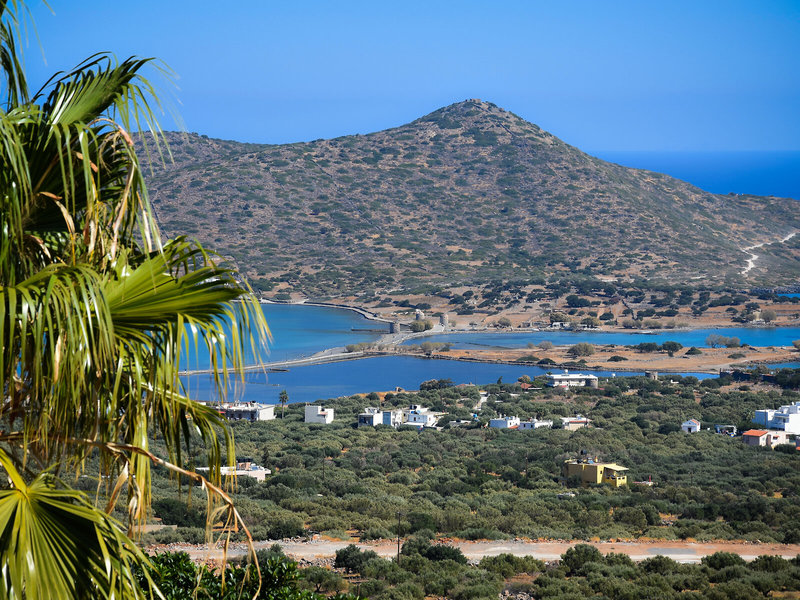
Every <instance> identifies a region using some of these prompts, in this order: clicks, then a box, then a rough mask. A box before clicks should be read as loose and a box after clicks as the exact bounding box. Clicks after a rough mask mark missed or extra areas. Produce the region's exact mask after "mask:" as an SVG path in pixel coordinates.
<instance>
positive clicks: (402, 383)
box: [184, 304, 800, 404]
mask: <svg viewBox="0 0 800 600" xmlns="http://www.w3.org/2000/svg"><path fill="white" fill-rule="evenodd" d="M262 308H263V311H264V316H265V317H266V319H267V322H268V323H269V325H270V329H271V331H272V336H273V339H272V343H271V350H270V354H269V355H268V356H267V357H266V360H267V361H269V362H278V361H282V360H287V359H293V358H303V357H307V356H310V355H311V354H314V353H316V352H319V351H322V350H326V349H328V348H332V347H344V346H346V345H348V344H355V343H359V342H366V341H374V340H376V339H378V337H379V336H380V335H381V334H380V333H376V332H365V331H364V330H368V329H383V330H386V324H383V323H379V322H376V321H372V320H370V319H367V318H366V317H364V316H362V315H361V314H359V313H357V312H355V311H352V310H347V309H342V308H331V307H317V306H307V305H302V304H291V305H282V304H265V305H263V307H262ZM712 333H716V334H720V335H724V336H726V337H739V338H740V340H741V341H742V343H748V344H750V345H752V346H778V345H788V344H790V343H791V341H792V340H795V339H800V327H791V328H787V327H771V328H746V327H727V328H718V329H703V330H672V331H668V332H661V333H658V334H656V335H646V334H644V335H643V334H635V333H626V332H591V331H587V332H575V333H572V332H548V331H541V332H526V333H459V334H440V335H432V336H427V337H421V338H416V339H414V340H412V341H410V342H409V343H421V342H423V341H446V342H451V343H453V345H454V346H456V347H463V348H470V347H482V348H486V347H498V348H525V347H526V346H527V344H528V343H538V342H540V341H544V340H548V341H552V342H553V343H556V344H575V343H578V342H590V343H592V344H598V345H601V344H637V343H639V342H647V341H654V342H658V343H662V342H663V341H665V340H672V341H676V342H680V343H681V344H683V345H684V346H691V345H696V346H700V347H703V346H705V339H706V337H708V335H710V334H712ZM207 364H208V360H207V358H205V359H203V358H201V359H200V360H198V361H196V364H195V366H197V367H203V366H207ZM786 366H797V367H800V363H797V364H793V363H790V364H787V365H786ZM546 372H547V369H545V368H542V367H534V366H519V365H501V364H493V363H477V362H475V363H473V362H460V361H455V360H441V359H426V358H417V357H411V356H382V357H372V358H366V359H360V360H350V361H341V362H335V363H325V364H315V365H306V366H299V367H297V366H291V367H289V369H288V370H286V371H278V372H268V373H261V372H258V373H250V374H248V375H246V377H245V379H244V383H243V384H242V382H237V383H236V384H235V385H232V386H231V388H230V389H229V390H228V399H229V400H238V401H245V402H263V403H267V404H274V403H277V401H278V395H279V394H280V392H281V390H286V392H287V394H288V395H289V401H290V402H314V401H316V400H324V399H327V398H336V397H339V396H350V395H353V394H359V393H368V392H372V391H392V390H395V389H397V388H401V389H405V390H416V389H419V385H420V383H422V382H423V381H427V380H430V379H450V380H452V381H453V382H454V383H456V384H458V383H476V384H486V383H493V382H496V381H498V380H502V381H506V382H509V381H516V380H517V378H519V377H520V376H522V375H529V376H531V377H535V376H536V375H540V374H542V373H546ZM593 373H595V374H596V375H597V376H599V377H613V376H618V375H629V374H636V373H630V372H625V373H622V372H620V373H617V372H614V371H593ZM683 375H694V376H696V377H698V378H700V379H703V378H706V377H710V376H711V375H708V374H704V373H693V372H686V373H683ZM184 385H185V386H186V389H187V391H188V393H189V395H190V396H191V397H193V398H195V399H196V400H201V401H213V400H218V399H219V398H218V397H217V395H216V391H215V388H214V386H213V384H212V382H211V379H210V377H208V376H207V375H193V376H189V377H185V378H184Z"/></svg>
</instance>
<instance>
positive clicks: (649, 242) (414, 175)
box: [148, 100, 800, 298]
mask: <svg viewBox="0 0 800 600" xmlns="http://www.w3.org/2000/svg"><path fill="white" fill-rule="evenodd" d="M167 135H168V139H169V143H170V147H171V150H172V153H173V156H174V162H173V163H171V164H168V165H166V166H164V167H158V168H157V169H156V170H155V172H153V173H152V174H150V175H149V177H148V182H149V186H150V187H149V189H150V192H151V196H152V198H153V202H154V206H155V207H156V212H157V215H158V218H159V221H160V223H161V226H162V228H163V229H164V231H165V233H166V234H167V235H174V234H178V233H188V234H190V235H193V236H196V237H197V238H199V239H200V240H202V241H203V242H205V243H208V244H209V245H210V246H211V247H213V248H216V249H218V250H219V251H220V252H221V253H222V254H223V255H225V256H229V257H231V258H232V259H233V260H234V261H235V262H236V263H237V265H238V267H239V269H240V270H241V271H242V272H244V273H245V274H246V275H247V276H248V277H249V278H250V280H251V281H252V282H253V284H254V285H255V286H256V287H259V288H261V289H263V290H272V291H273V292H275V291H283V292H286V291H293V292H299V293H301V294H303V295H306V296H308V297H312V298H344V297H352V296H355V295H361V296H373V295H374V294H376V293H378V294H380V293H387V292H389V291H391V290H398V289H402V290H406V291H409V290H414V289H417V290H424V289H428V290H430V289H436V288H444V289H449V288H455V287H458V286H461V285H481V284H484V283H486V282H489V281H497V280H517V281H519V280H524V281H531V282H533V281H542V280H544V279H545V278H550V279H551V280H552V279H553V278H558V277H559V276H561V275H567V274H570V273H573V274H574V273H578V274H579V275H580V276H589V277H602V278H616V279H618V280H626V279H633V278H648V279H651V280H652V279H658V280H664V281H667V282H672V283H688V282H692V281H697V280H702V281H707V282H714V283H718V284H723V283H734V284H737V285H738V284H744V283H748V284H760V285H778V284H786V283H793V282H796V281H797V274H798V272H800V239H798V238H800V236H795V237H794V238H792V239H791V240H788V241H787V242H785V243H780V244H772V245H771V246H763V247H762V248H761V249H759V250H758V251H757V253H758V254H759V258H758V260H757V262H756V265H755V267H754V268H752V269H750V270H749V271H748V272H747V273H746V274H745V275H741V274H740V273H741V271H742V270H743V269H744V268H745V266H746V261H747V259H748V258H749V257H750V254H748V253H747V252H744V251H743V250H742V249H743V248H746V247H749V246H754V245H756V244H761V243H772V242H776V241H778V240H781V239H782V238H785V237H786V236H787V235H789V234H790V233H792V232H793V231H795V230H800V211H798V210H797V208H798V205H797V203H796V201H793V200H789V199H781V198H773V197H757V196H746V195H725V196H723V195H715V194H711V193H707V192H704V191H702V190H700V189H698V188H696V187H694V186H692V185H690V184H688V183H686V182H683V181H680V180H677V179H675V178H672V177H669V176H666V175H662V174H659V173H654V172H650V171H642V170H636V169H630V168H626V167H622V166H620V165H616V164H612V163H608V162H605V161H602V160H600V159H597V158H594V157H592V156H589V155H588V154H586V153H584V152H581V151H580V150H578V149H577V148H574V147H572V146H570V145H568V144H566V143H564V142H563V141H561V140H559V139H558V138H556V137H555V136H553V135H551V134H550V133H548V132H546V131H543V130H542V129H540V128H539V127H537V126H536V125H534V124H532V123H529V122H527V121H525V120H524V119H522V118H520V117H518V116H516V115H514V114H513V113H510V112H508V111H505V110H503V109H501V108H499V107H497V106H495V105H493V104H491V103H488V102H482V101H479V100H468V101H464V102H460V103H457V104H453V105H451V106H447V107H445V108H442V109H439V110H437V111H435V112H433V113H431V114H429V115H426V116H424V117H422V118H420V119H417V120H416V121H413V122H411V123H409V124H407V125H403V126H401V127H397V128H394V129H388V130H386V131H380V132H377V133H372V134H369V135H353V136H346V137H340V138H336V139H331V140H317V141H313V142H308V143H296V144H286V145H257V144H243V143H237V142H231V141H223V140H215V139H208V138H207V137H205V136H199V135H196V134H177V133H169V134H167Z"/></svg>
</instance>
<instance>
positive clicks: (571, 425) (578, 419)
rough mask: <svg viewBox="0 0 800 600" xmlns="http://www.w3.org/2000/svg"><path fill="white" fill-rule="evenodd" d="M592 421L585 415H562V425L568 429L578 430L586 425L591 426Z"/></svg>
mask: <svg viewBox="0 0 800 600" xmlns="http://www.w3.org/2000/svg"><path fill="white" fill-rule="evenodd" d="M591 422H592V420H591V419H588V418H587V417H584V416H583V415H575V416H574V417H561V426H562V427H563V428H564V429H566V430H567V431H577V430H578V429H583V428H584V427H589V424H590V423H591Z"/></svg>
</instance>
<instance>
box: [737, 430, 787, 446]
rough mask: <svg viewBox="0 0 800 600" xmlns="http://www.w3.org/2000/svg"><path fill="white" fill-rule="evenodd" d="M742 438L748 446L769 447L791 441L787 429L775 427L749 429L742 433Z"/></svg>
mask: <svg viewBox="0 0 800 600" xmlns="http://www.w3.org/2000/svg"><path fill="white" fill-rule="evenodd" d="M742 440H743V441H744V443H745V444H747V445H748V446H767V447H769V448H774V447H775V446H777V445H779V444H786V443H787V442H788V441H789V440H788V439H787V437H786V432H785V431H777V430H774V429H749V430H747V431H745V432H744V433H743V434H742Z"/></svg>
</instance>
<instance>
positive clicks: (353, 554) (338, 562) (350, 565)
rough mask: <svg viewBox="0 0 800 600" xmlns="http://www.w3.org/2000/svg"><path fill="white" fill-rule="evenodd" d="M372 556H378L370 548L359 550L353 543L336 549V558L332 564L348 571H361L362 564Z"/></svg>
mask: <svg viewBox="0 0 800 600" xmlns="http://www.w3.org/2000/svg"><path fill="white" fill-rule="evenodd" d="M373 558H380V557H379V556H378V554H377V553H376V552H373V551H372V550H364V551H362V550H360V549H359V547H358V546H356V545H355V544H350V545H349V546H347V547H345V548H342V549H341V550H337V551H336V558H335V559H334V562H333V566H334V567H336V568H337V569H345V570H346V571H347V572H348V573H361V571H362V569H363V568H364V565H365V564H366V563H367V562H368V561H370V560H372V559H373Z"/></svg>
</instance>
